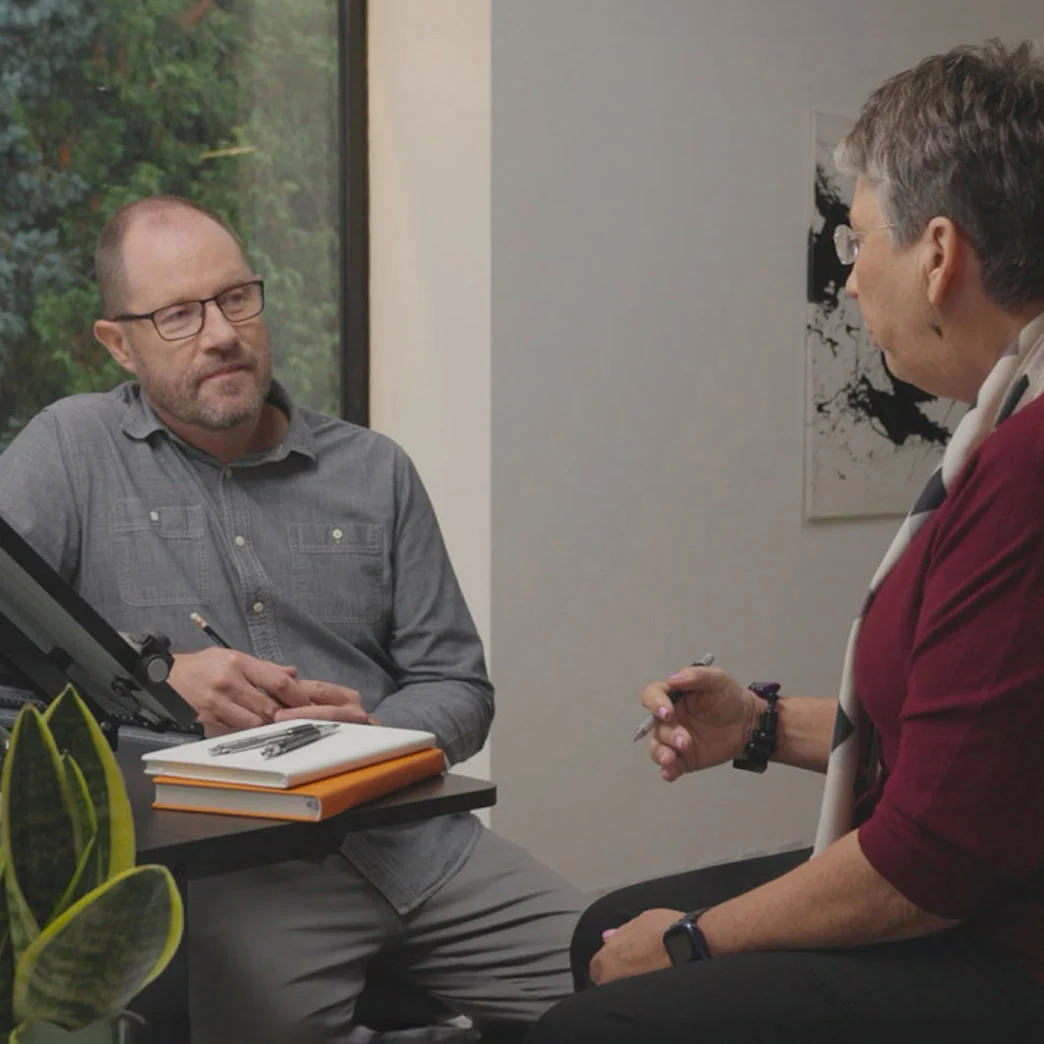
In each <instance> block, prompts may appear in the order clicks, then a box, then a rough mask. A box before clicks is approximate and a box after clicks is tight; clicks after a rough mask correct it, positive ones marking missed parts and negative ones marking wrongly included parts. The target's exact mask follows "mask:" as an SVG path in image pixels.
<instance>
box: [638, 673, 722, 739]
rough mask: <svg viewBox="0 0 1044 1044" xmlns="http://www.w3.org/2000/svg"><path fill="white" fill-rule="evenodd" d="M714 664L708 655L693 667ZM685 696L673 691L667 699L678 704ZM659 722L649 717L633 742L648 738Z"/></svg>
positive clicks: (640, 727)
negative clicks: (644, 737)
mask: <svg viewBox="0 0 1044 1044" xmlns="http://www.w3.org/2000/svg"><path fill="white" fill-rule="evenodd" d="M713 662H714V657H713V656H712V655H711V654H710V653H707V655H706V656H704V657H702V658H701V659H699V660H697V661H696V662H695V663H694V664H693V667H709V666H710V665H711V664H712V663H713ZM684 695H685V693H684V692H682V691H681V689H671V690H670V691H669V692H668V693H667V698H668V699H669V700H670V701H671V703H677V702H678V701H679V700H680V699H681V698H682V696H684ZM659 722H660V719H659V718H657V717H656V715H655V714H649V715H647V716H646V718H645V721H643V722H642V723H641V725H639V726H638V728H636V729H635V730H634V735H633V736H632V737H631V742H632V743H637V742H638V741H639V740H640V739H641V738H642V737H643V736H648V735H649V733H650V732H652V730H653V726H654V725H658V724H659Z"/></svg>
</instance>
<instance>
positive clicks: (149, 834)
mask: <svg viewBox="0 0 1044 1044" xmlns="http://www.w3.org/2000/svg"><path fill="white" fill-rule="evenodd" d="M117 759H118V760H119V762H120V768H121V769H122V770H123V776H124V780H125V781H126V784H127V793H128V795H129V797H130V801H131V808H132V809H133V812H134V829H135V838H136V842H137V850H138V862H139V863H160V864H161V865H163V866H166V867H167V868H168V869H169V870H170V871H171V872H172V873H173V874H174V878H175V880H176V881H177V882H178V888H179V889H180V890H181V895H182V899H183V900H184V902H185V921H186V926H187V924H188V923H189V920H190V919H191V911H190V909H189V905H188V882H189V881H191V880H193V879H195V878H199V877H210V876H212V875H214V874H224V873H231V872H233V871H236V870H247V869H249V868H251V867H256V866H266V865H269V864H271V863H281V862H284V861H286V860H288V859H308V858H314V857H316V856H321V855H325V854H327V853H329V852H333V851H336V849H337V848H338V846H339V844H340V841H341V839H342V838H343V837H344V835H345V834H346V833H348V832H349V831H352V830H365V829H366V828H368V827H375V826H396V825H398V824H401V823H409V822H414V821H416V820H419V819H428V818H430V817H432V816H441V815H446V814H448V813H451V812H463V811H468V810H470V809H476V808H488V807H490V806H491V805H493V804H494V803H495V802H496V798H497V788H496V786H495V785H494V784H492V783H489V782H487V781H485V780H480V779H472V778H470V777H468V776H456V775H452V774H449V775H446V776H440V777H437V778H434V779H428V780H423V781H422V782H420V783H414V784H413V785H412V786H409V787H406V788H405V789H404V790H400V791H398V792H397V793H395V794H390V795H389V796H387V797H383V798H378V799H377V800H376V801H371V802H368V803H367V804H365V805H361V806H359V807H358V808H351V809H348V810H347V811H346V812H342V813H341V814H340V815H339V816H334V817H333V818H331V819H327V820H324V821H323V822H321V823H289V822H281V821H279V820H268V819H251V818H246V817H242V816H220V815H210V814H207V813H204V812H160V811H157V810H155V809H153V808H152V780H151V779H150V778H149V777H148V776H146V775H145V773H144V772H143V771H142V763H141V751H140V749H136V748H130V749H128V750H127V751H126V752H125V751H124V750H120V751H119V752H118V753H117ZM131 1007H132V1009H133V1010H134V1011H136V1012H140V1013H141V1014H142V1015H143V1016H144V1017H145V1018H146V1019H148V1025H147V1027H143V1028H137V1027H136V1028H135V1029H134V1030H133V1031H132V1034H131V1040H132V1044H139V1042H140V1044H188V1042H189V1040H190V1029H189V1018H188V953H187V946H186V945H185V944H184V943H183V944H182V946H181V948H180V950H179V951H178V954H177V956H176V957H175V959H174V960H173V961H172V962H171V964H170V966H169V967H168V968H167V970H166V971H165V972H164V973H163V974H162V975H161V976H160V977H159V979H157V980H156V982H155V983H153V984H152V985H151V986H149V987H148V988H147V989H146V990H145V991H144V992H143V993H142V994H141V995H140V996H139V997H137V998H135V1000H134V1002H133V1003H132V1005H131Z"/></svg>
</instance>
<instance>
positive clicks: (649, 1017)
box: [526, 850, 1044, 1044]
mask: <svg viewBox="0 0 1044 1044" xmlns="http://www.w3.org/2000/svg"><path fill="white" fill-rule="evenodd" d="M808 854H809V853H808V851H807V850H806V851H802V852H796V853H787V854H785V855H781V856H769V857H766V858H762V859H752V860H746V861H744V862H741V863H732V864H726V865H723V866H716V867H708V868H707V869H704V870H696V871H693V872H691V873H686V874H677V875H675V876H673V877H665V878H661V879H659V880H656V881H648V882H645V883H643V884H637V885H632V886H631V887H629V888H624V889H621V890H620V891H618V892H613V893H612V894H610V895H607V896H605V897H604V898H603V899H600V900H598V901H597V902H596V903H594V904H593V905H592V906H591V907H589V908H588V909H587V911H585V913H584V914H583V916H582V917H581V918H580V922H579V924H578V925H577V928H576V932H575V933H574V935H573V944H572V962H573V975H574V978H575V980H576V985H577V989H578V991H579V992H577V993H576V994H574V995H573V996H572V997H569V998H567V999H566V1000H564V1001H561V1002H560V1003H559V1004H556V1005H555V1006H554V1007H553V1008H552V1009H551V1010H550V1011H548V1012H547V1014H546V1015H544V1017H543V1018H542V1019H541V1020H540V1021H539V1022H538V1023H537V1025H536V1026H535V1027H534V1028H533V1031H532V1033H531V1034H530V1036H529V1037H528V1038H527V1039H526V1044H578V1042H579V1044H596V1042H597V1044H769V1042H789V1041H793V1042H795V1044H815V1042H818V1041H823V1042H830V1044H862V1042H867V1044H870V1042H873V1044H900V1042H903V1044H906V1042H908V1041H909V1042H911V1044H913V1042H915V1041H916V1042H917V1044H936V1042H940V1044H941V1042H946V1044H961V1042H963V1041H980V1042H982V1044H994V1042H996V1044H1023V1042H1025V1044H1030V1042H1032V1044H1042V1042H1044V985H1042V984H1041V983H1039V982H1038V981H1037V980H1036V979H1034V978H1032V977H1031V976H1029V975H1028V974H1027V973H1026V972H1025V971H1023V970H1022V969H1021V968H1019V967H1015V966H1013V965H1011V964H1009V963H1008V962H1007V961H1006V960H1005V959H1004V958H1002V957H1001V956H999V955H997V954H996V953H988V952H986V951H985V950H984V948H983V946H982V945H981V943H979V942H978V941H977V940H976V939H975V937H974V935H973V933H972V932H971V931H969V930H967V929H965V928H963V927H959V928H955V929H952V930H951V931H948V932H943V933H941V934H938V935H934V936H929V937H927V938H924V939H914V940H910V941H906V942H898V943H886V944H882V945H877V946H867V947H860V948H856V949H851V950H833V951H828V950H820V951H800V952H799V951H794V952H782V953H754V954H742V955H737V956H733V957H721V958H717V959H714V960H710V961H702V962H696V963H693V964H687V965H683V966H680V967H677V968H668V969H666V970H664V971H657V972H651V973H649V974H648V975H639V976H635V977H633V978H630V979H621V980H619V981H617V982H612V983H608V984H606V985H604V986H598V987H591V983H590V979H589V978H588V975H587V968H588V964H589V963H590V960H591V957H592V956H593V955H594V953H595V952H596V951H597V950H598V949H599V947H600V946H601V945H602V932H603V931H604V930H605V929H606V928H615V927H617V926H618V925H620V924H622V923H623V922H624V921H627V920H629V919H630V918H632V917H634V916H636V915H637V914H639V913H640V912H641V911H642V910H648V909H651V908H654V907H668V908H671V909H676V910H694V909H698V908H699V907H701V906H711V905H714V904H715V903H720V902H723V901H724V900H726V899H729V898H731V897H732V896H734V895H739V894H740V893H742V892H746V891H749V890H750V889H751V888H755V887H757V886H758V885H760V884H763V883H764V882H766V881H769V880H771V879H772V878H774V877H777V876H779V875H780V874H782V873H785V872H786V871H788V870H790V869H791V868H793V867H794V866H796V865H797V864H798V863H800V862H802V861H803V860H804V859H806V858H807V857H808Z"/></svg>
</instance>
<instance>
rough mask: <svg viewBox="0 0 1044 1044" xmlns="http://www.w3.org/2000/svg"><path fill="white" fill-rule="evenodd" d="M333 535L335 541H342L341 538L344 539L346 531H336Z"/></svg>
mask: <svg viewBox="0 0 1044 1044" xmlns="http://www.w3.org/2000/svg"><path fill="white" fill-rule="evenodd" d="M332 535H333V538H334V540H340V539H341V537H343V536H344V531H343V530H341V529H335V530H334V531H333V534H332Z"/></svg>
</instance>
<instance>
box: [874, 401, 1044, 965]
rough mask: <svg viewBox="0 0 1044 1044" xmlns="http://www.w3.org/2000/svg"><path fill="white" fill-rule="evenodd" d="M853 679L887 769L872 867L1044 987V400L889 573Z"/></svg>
mask: <svg viewBox="0 0 1044 1044" xmlns="http://www.w3.org/2000/svg"><path fill="white" fill-rule="evenodd" d="M855 675H856V685H857V687H858V691H859V694H860V697H861V699H862V702H863V705H864V706H865V708H866V711H867V713H868V714H869V716H870V718H871V720H872V721H873V722H874V724H875V726H876V727H877V729H878V730H879V732H880V734H881V756H882V762H883V766H884V771H883V773H882V776H881V780H880V784H879V786H878V790H877V794H876V795H875V798H876V803H875V804H874V805H873V808H872V811H871V812H870V815H869V818H868V819H867V820H866V821H865V822H864V823H863V824H862V826H860V828H859V841H860V845H861V846H862V849H863V852H864V853H865V854H866V857H867V859H868V860H869V861H870V863H871V864H872V865H873V866H874V867H875V868H876V869H877V871H878V872H879V873H880V874H881V875H882V876H883V877H884V878H885V879H886V880H887V881H889V882H890V883H891V884H892V885H894V886H895V887H896V888H897V889H898V890H899V891H900V892H901V893H902V894H903V895H905V896H906V897H907V898H908V899H909V900H910V901H911V902H913V903H914V904H916V905H917V906H919V907H921V908H922V909H924V910H926V911H928V912H930V913H934V914H937V915H938V916H940V917H947V918H959V919H964V920H969V921H972V922H973V923H974V924H976V925H977V926H979V929H980V931H981V932H982V934H983V936H984V937H985V938H987V939H988V940H990V941H991V942H993V943H994V944H996V945H997V946H998V947H999V948H1000V949H1001V950H1002V951H1003V952H1005V953H1007V954H1008V955H1010V956H1011V957H1013V958H1014V959H1015V960H1017V961H1018V962H1019V963H1021V964H1022V965H1024V966H1025V967H1026V968H1027V969H1028V970H1029V971H1031V972H1032V973H1033V974H1034V975H1035V976H1036V977H1037V978H1039V979H1041V980H1042V981H1044V396H1042V397H1041V398H1040V399H1038V400H1037V401H1036V402H1034V403H1031V404H1030V405H1029V406H1027V407H1025V408H1024V409H1023V410H1021V411H1020V412H1019V413H1017V414H1015V415H1014V416H1013V417H1011V418H1009V419H1008V420H1007V421H1005V422H1004V423H1003V424H1002V425H1001V426H1000V427H999V428H998V429H997V431H995V432H994V433H993V434H992V435H990V436H989V438H988V439H987V440H986V441H985V443H984V444H983V445H982V446H981V447H980V448H979V450H978V451H977V452H976V453H975V454H974V455H973V456H972V457H971V459H970V460H969V461H968V463H967V465H966V466H965V468H964V470H963V472H962V473H961V474H960V475H959V476H958V477H957V479H956V481H955V482H954V483H953V484H952V486H951V488H950V492H949V495H948V497H947V498H946V501H945V502H944V503H943V505H942V506H941V507H940V508H939V509H938V510H937V511H936V512H935V514H934V515H933V516H932V517H931V519H929V521H928V522H927V523H926V524H925V526H924V528H923V529H922V530H921V532H920V533H918V534H917V536H916V538H915V539H914V541H913V543H912V544H911V545H910V547H909V548H907V550H906V553H905V554H904V555H903V557H902V558H901V559H900V560H899V562H898V563H897V564H896V566H895V567H894V568H893V570H892V572H891V573H890V575H889V576H888V577H887V578H886V580H885V581H884V583H883V584H882V586H881V587H880V589H879V590H878V592H877V595H876V597H875V599H874V602H873V604H872V606H871V607H870V610H869V612H868V613H867V616H866V618H865V621H864V623H863V628H862V632H861V635H860V638H859V644H858V648H857V650H856V660H855Z"/></svg>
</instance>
